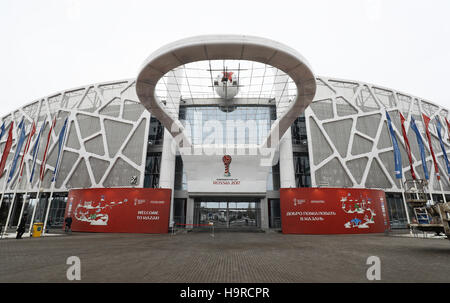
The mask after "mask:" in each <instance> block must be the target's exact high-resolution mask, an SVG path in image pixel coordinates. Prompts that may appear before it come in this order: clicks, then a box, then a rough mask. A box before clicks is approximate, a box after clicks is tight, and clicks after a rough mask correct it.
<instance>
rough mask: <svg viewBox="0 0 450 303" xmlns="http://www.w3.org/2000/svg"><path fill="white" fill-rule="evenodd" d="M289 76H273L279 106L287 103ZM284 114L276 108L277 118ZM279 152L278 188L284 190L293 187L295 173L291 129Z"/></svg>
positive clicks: (281, 74)
mask: <svg viewBox="0 0 450 303" xmlns="http://www.w3.org/2000/svg"><path fill="white" fill-rule="evenodd" d="M288 80H289V76H288V75H286V74H285V73H282V72H280V71H277V74H276V75H275V80H274V82H275V83H277V84H274V90H275V92H277V94H276V96H275V102H276V104H277V105H278V104H280V102H281V101H283V102H286V101H288V100H287V98H289V97H288V91H289V87H288V86H289V85H288V84H287V83H288ZM282 114H284V113H282V112H280V108H278V106H277V116H279V115H282ZM279 151H280V186H281V187H284V188H289V187H295V173H294V155H293V151H292V135H291V128H290V127H289V128H288V130H287V131H286V132H285V133H284V135H283V136H282V137H281V140H280V144H279Z"/></svg>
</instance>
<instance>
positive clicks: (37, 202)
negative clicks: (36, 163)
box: [28, 163, 42, 235]
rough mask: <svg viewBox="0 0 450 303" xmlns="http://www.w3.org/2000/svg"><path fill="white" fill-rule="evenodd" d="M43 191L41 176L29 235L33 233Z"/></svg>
mask: <svg viewBox="0 0 450 303" xmlns="http://www.w3.org/2000/svg"><path fill="white" fill-rule="evenodd" d="M41 164H42V163H41ZM41 192H42V180H41V177H40V176H39V186H38V191H37V193H36V198H37V201H36V204H35V205H34V208H33V214H32V216H31V221H30V229H29V232H28V234H29V235H31V230H32V228H33V223H34V217H35V215H36V209H37V206H38V205H39V201H40V194H41Z"/></svg>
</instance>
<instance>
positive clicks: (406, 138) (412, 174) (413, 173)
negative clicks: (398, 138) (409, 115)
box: [400, 113, 416, 180]
mask: <svg viewBox="0 0 450 303" xmlns="http://www.w3.org/2000/svg"><path fill="white" fill-rule="evenodd" d="M400 121H401V122H402V134H403V140H404V141H405V146H406V152H407V153H408V160H409V167H410V170H411V177H412V178H413V179H414V180H416V173H415V172H414V166H413V161H412V156H411V146H410V145H409V140H408V136H407V134H406V129H405V117H403V115H402V113H400Z"/></svg>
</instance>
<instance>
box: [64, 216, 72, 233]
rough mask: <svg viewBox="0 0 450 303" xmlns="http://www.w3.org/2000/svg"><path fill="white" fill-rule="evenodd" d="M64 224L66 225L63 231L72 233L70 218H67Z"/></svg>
mask: <svg viewBox="0 0 450 303" xmlns="http://www.w3.org/2000/svg"><path fill="white" fill-rule="evenodd" d="M64 222H65V223H66V227H65V229H64V231H65V232H68V231H72V229H71V226H72V217H67V218H66V219H65V220H64Z"/></svg>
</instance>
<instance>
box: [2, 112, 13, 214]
mask: <svg viewBox="0 0 450 303" xmlns="http://www.w3.org/2000/svg"><path fill="white" fill-rule="evenodd" d="M11 123H13V121H11ZM13 126H14V124H10V127H13ZM11 133H12V130H11ZM8 138H9V134H8ZM11 139H12V138H11ZM11 141H12V140H11ZM6 142H8V139H7V140H6ZM11 146H12V144H11ZM11 146H10V149H11ZM6 147H7V144H5V149H4V150H3V154H4V153H5V150H6ZM8 155H9V152H8ZM2 157H3V155H2ZM7 162H8V157H6V159H5V166H6V167H7V169H6V175H5V183H4V184H3V191H2V197H1V198H0V209H1V208H2V203H3V197H4V196H5V190H6V185H7V181H8V175H9V170H10V168H11V164H12V162H13V161H11V163H9V166H7V165H6V164H7ZM2 172H3V171H2ZM2 172H0V174H1V173H2ZM0 176H1V175H0Z"/></svg>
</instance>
